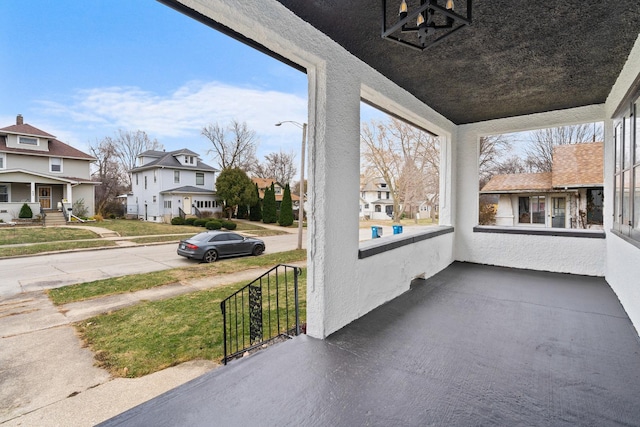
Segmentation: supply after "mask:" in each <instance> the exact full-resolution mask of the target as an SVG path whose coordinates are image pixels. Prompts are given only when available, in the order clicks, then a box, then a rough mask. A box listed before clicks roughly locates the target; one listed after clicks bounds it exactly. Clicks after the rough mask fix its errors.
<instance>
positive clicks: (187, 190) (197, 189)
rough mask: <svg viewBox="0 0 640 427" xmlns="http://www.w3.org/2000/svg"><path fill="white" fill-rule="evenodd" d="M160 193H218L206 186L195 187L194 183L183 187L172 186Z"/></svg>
mask: <svg viewBox="0 0 640 427" xmlns="http://www.w3.org/2000/svg"><path fill="white" fill-rule="evenodd" d="M160 193H194V194H216V192H215V191H213V190H207V189H206V188H200V187H194V186H193V185H185V186H182V187H176V188H172V189H171V190H165V191H161V192H160Z"/></svg>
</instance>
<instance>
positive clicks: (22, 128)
mask: <svg viewBox="0 0 640 427" xmlns="http://www.w3.org/2000/svg"><path fill="white" fill-rule="evenodd" d="M2 132H4V133H11V134H16V135H25V136H39V137H44V138H52V139H55V136H53V135H51V134H50V133H47V132H45V131H43V130H40V129H38V128H36V127H33V126H31V125H30V124H27V123H23V124H17V125H11V126H7V127H4V128H0V133H2Z"/></svg>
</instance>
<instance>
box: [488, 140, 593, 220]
mask: <svg viewBox="0 0 640 427" xmlns="http://www.w3.org/2000/svg"><path fill="white" fill-rule="evenodd" d="M603 157H604V147H603V144H602V143H600V142H598V143H589V144H574V145H561V146H557V147H555V149H554V153H553V165H552V171H551V172H542V173H521V174H504V175H495V176H493V177H492V178H491V180H489V182H488V183H487V184H486V185H485V186H484V187H483V188H482V190H481V191H480V194H481V195H493V196H494V198H497V200H496V201H495V202H496V204H497V209H496V216H495V224H494V225H497V226H532V227H552V228H583V229H584V228H592V229H600V230H601V229H602V225H603V214H602V210H603V206H604V184H603V180H604V175H603V169H604V167H603V163H604V161H603ZM485 198H486V196H485Z"/></svg>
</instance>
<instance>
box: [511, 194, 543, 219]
mask: <svg viewBox="0 0 640 427" xmlns="http://www.w3.org/2000/svg"><path fill="white" fill-rule="evenodd" d="M544 220H545V200H544V196H531V197H518V222H519V223H520V224H544V223H545V221H544Z"/></svg>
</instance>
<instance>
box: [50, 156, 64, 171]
mask: <svg viewBox="0 0 640 427" xmlns="http://www.w3.org/2000/svg"><path fill="white" fill-rule="evenodd" d="M49 172H62V159H61V158H60V157H50V158H49Z"/></svg>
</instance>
